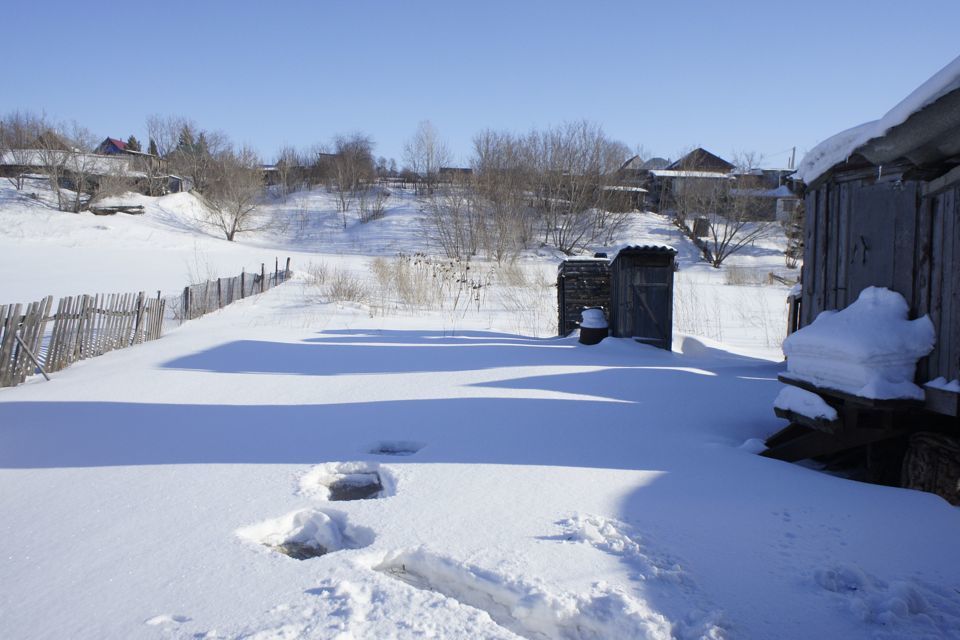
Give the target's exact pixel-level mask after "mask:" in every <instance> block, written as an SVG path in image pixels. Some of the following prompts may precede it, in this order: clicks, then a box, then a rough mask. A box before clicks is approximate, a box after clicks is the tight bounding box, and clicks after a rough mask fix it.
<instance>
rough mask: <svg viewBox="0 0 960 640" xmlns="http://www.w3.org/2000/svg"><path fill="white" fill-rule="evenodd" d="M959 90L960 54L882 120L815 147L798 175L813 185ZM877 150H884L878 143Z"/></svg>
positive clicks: (827, 140) (806, 156) (798, 170)
mask: <svg viewBox="0 0 960 640" xmlns="http://www.w3.org/2000/svg"><path fill="white" fill-rule="evenodd" d="M957 89H960V56H958V57H957V58H955V59H954V60H953V61H952V62H950V63H949V64H947V66H945V67H944V68H943V69H941V70H940V71H938V72H937V73H935V74H934V75H933V76H932V77H931V78H930V79H929V80H927V81H926V82H924V83H923V84H922V85H920V86H919V87H917V89H915V90H914V91H913V93H911V94H910V95H909V96H907V97H906V98H904V99H903V100H902V101H901V102H900V103H899V104H897V105H896V106H895V107H894V108H892V109H890V111H888V112H887V113H886V115H884V116H883V117H882V118H880V119H879V120H874V121H872V122H866V123H864V124H861V125H859V126H856V127H852V128H850V129H847V130H846V131H841V132H840V133H838V134H836V135H834V136H832V137H830V138H827V139H826V140H824V141H823V142H821V143H820V144H818V145H817V146H815V147H814V148H813V149H812V150H810V151H809V152H808V153H807V154H806V155H805V156H804V157H803V160H801V161H800V166H799V168H798V169H797V174H796V175H797V177H798V178H800V179H801V180H803V181H804V182H805V183H807V184H811V183H812V182H813V181H814V180H816V179H817V178H819V177H820V176H821V175H823V174H824V173H826V172H827V171H828V170H829V169H830V168H831V167H833V166H834V165H836V164H839V163H841V162H844V161H846V159H847V158H849V157H850V156H851V155H853V154H854V153H855V152H858V151H860V150H861V149H862V148H864V147H867V146H868V143H870V142H871V141H874V140H876V139H877V138H881V137H883V136H884V135H886V134H887V132H889V131H890V130H891V129H893V128H894V127H896V126H898V125H901V124H903V123H904V122H906V121H907V119H908V118H910V117H911V116H912V115H914V114H915V113H917V112H919V111H921V110H923V109H924V108H926V107H928V106H930V105H932V104H933V103H934V102H936V101H937V100H939V99H940V98H942V97H944V96H946V95H947V94H949V93H951V92H953V91H956V90H957ZM874 151H881V149H880V148H879V146H877V145H875V148H874Z"/></svg>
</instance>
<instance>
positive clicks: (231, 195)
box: [202, 147, 270, 242]
mask: <svg viewBox="0 0 960 640" xmlns="http://www.w3.org/2000/svg"><path fill="white" fill-rule="evenodd" d="M262 196H263V172H262V171H261V167H260V158H259V157H258V156H257V154H256V153H255V152H254V151H252V150H251V149H248V148H246V147H244V148H242V149H240V150H239V151H234V150H233V149H232V148H229V147H228V148H227V149H224V150H221V151H220V152H219V153H218V154H217V156H216V158H214V161H213V163H212V165H211V171H210V174H209V182H208V184H207V188H206V190H205V192H204V193H203V194H202V197H203V199H204V201H205V202H206V204H207V207H208V209H209V210H210V222H211V223H212V224H213V225H214V226H215V227H216V228H218V229H219V230H220V231H221V232H222V233H223V234H224V236H225V237H226V239H227V240H229V241H231V242H232V241H233V239H234V237H235V236H236V234H238V233H242V232H245V231H256V230H260V229H264V228H266V227H267V226H268V225H269V223H270V221H269V220H265V219H263V218H261V217H259V216H257V215H256V212H257V207H258V206H259V205H260V202H261V198H262Z"/></svg>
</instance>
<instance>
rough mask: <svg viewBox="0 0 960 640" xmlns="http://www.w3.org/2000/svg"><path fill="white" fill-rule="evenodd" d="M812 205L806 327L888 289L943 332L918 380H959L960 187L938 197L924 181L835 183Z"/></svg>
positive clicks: (812, 196)
mask: <svg viewBox="0 0 960 640" xmlns="http://www.w3.org/2000/svg"><path fill="white" fill-rule="evenodd" d="M806 207H807V220H806V227H805V233H804V240H805V254H804V266H803V283H804V286H803V305H802V318H801V322H802V325H804V326H805V325H807V324H810V323H811V322H813V320H814V319H815V318H816V316H817V315H818V314H819V313H820V312H821V311H825V310H831V309H842V308H844V307H846V306H847V305H849V304H850V303H852V302H854V301H855V300H856V299H857V296H859V294H860V292H861V291H863V289H865V288H866V287H869V286H881V287H887V288H889V289H892V290H894V291H897V292H898V293H900V294H901V295H902V296H903V297H904V299H906V301H907V302H908V304H909V305H910V309H911V317H920V316H923V315H925V314H929V315H930V319H931V320H932V321H933V324H934V327H935V328H936V331H937V345H936V348H935V350H934V351H933V353H931V354H930V356H929V357H928V358H926V359H924V360H923V361H921V362H920V364H919V366H918V380H919V381H920V382H925V381H928V380H932V379H934V378H937V377H939V376H943V377H945V378H946V379H947V380H955V379H958V378H960V282H958V280H960V184H958V183H954V184H953V185H951V186H949V187H947V188H941V189H940V190H939V191H936V192H934V191H932V190H931V189H930V188H929V185H928V184H927V183H924V182H919V181H913V182H910V181H906V182H892V181H891V182H874V181H871V180H867V179H858V180H851V181H846V182H840V181H837V180H829V181H827V182H825V183H823V184H822V185H821V186H819V187H818V188H816V189H814V190H811V191H809V192H808V193H807V195H806Z"/></svg>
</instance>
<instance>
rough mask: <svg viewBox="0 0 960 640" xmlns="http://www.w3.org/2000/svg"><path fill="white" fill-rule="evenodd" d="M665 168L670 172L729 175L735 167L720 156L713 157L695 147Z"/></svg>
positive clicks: (704, 150)
mask: <svg viewBox="0 0 960 640" xmlns="http://www.w3.org/2000/svg"><path fill="white" fill-rule="evenodd" d="M665 168H666V169H669V170H671V171H700V172H710V173H730V172H731V171H733V170H734V169H735V168H736V167H734V165H733V164H732V163H730V162H727V161H726V160H724V159H723V158H721V157H720V156H718V155H714V154H712V153H710V152H709V151H707V150H706V149H703V148H701V147H697V148H696V149H694V150H693V151H691V152H690V153H688V154H686V155H685V156H683V157H682V158H680V159H679V160H675V161H674V162H671V163H670V164H668V165H667V166H666V167H665Z"/></svg>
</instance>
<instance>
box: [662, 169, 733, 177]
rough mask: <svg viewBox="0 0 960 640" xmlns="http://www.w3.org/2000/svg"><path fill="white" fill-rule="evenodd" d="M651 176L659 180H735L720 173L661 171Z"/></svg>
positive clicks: (727, 174) (728, 175) (726, 174)
mask: <svg viewBox="0 0 960 640" xmlns="http://www.w3.org/2000/svg"><path fill="white" fill-rule="evenodd" d="M650 175H652V176H655V177H657V178H710V179H715V180H717V179H720V178H724V179H727V180H732V179H733V177H732V176H731V175H730V174H729V173H720V172H718V171H674V170H672V169H662V170H659V171H651V172H650Z"/></svg>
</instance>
